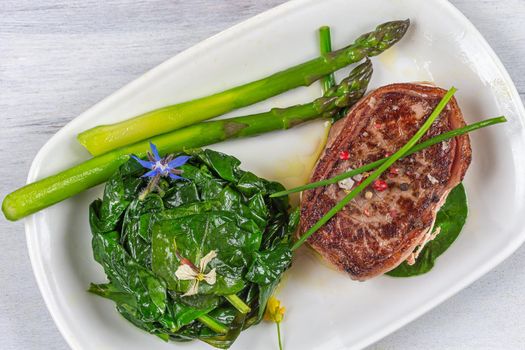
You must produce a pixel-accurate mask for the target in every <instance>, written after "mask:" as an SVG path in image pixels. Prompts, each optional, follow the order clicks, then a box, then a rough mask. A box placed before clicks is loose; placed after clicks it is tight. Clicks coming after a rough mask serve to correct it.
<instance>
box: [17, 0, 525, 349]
mask: <svg viewBox="0 0 525 350" xmlns="http://www.w3.org/2000/svg"><path fill="white" fill-rule="evenodd" d="M433 1H434V2H435V5H436V6H441V7H442V8H444V9H445V11H447V12H448V13H450V14H451V15H453V16H455V17H456V18H458V19H459V20H460V22H461V23H463V24H464V25H465V26H466V27H468V29H469V30H470V33H471V34H472V35H474V36H475V37H476V40H478V42H479V43H480V44H481V47H482V49H483V51H484V54H486V55H487V56H488V57H489V58H490V59H491V61H492V63H493V64H494V65H495V67H496V68H497V70H498V73H499V74H500V75H501V76H502V77H503V78H504V80H505V85H506V86H507V87H508V88H509V96H510V98H509V100H510V101H511V102H512V104H513V107H514V108H515V110H516V111H517V117H518V118H517V119H518V121H519V122H520V124H521V127H522V129H525V107H524V105H523V102H522V101H521V97H520V95H519V93H518V91H517V88H516V86H515V84H514V82H513V80H512V79H511V77H510V75H509V73H508V71H507V70H506V68H505V67H504V65H503V63H502V62H501V60H500V59H499V57H498V56H497V54H496V53H495V51H494V50H493V49H492V47H491V46H490V44H489V43H488V42H487V41H486V39H485V37H484V36H483V35H482V34H481V33H480V32H479V30H478V29H477V28H476V27H475V26H474V24H473V23H472V22H471V21H470V20H469V19H468V18H467V17H466V16H465V15H464V14H463V13H462V12H461V11H460V10H459V9H458V8H457V7H456V6H454V5H453V4H452V3H451V2H450V1H449V0H433ZM314 2H315V0H291V1H288V2H286V3H284V4H281V5H278V6H276V7H273V8H271V9H268V10H266V11H264V12H262V13H260V14H257V15H255V16H252V17H250V18H248V19H246V20H244V21H242V22H240V23H237V24H235V25H233V26H231V27H229V28H227V29H225V30H223V31H221V32H219V33H217V34H214V35H212V36H210V37H208V38H206V39H204V40H202V41H200V42H199V43H197V44H195V45H193V46H191V47H189V48H187V49H185V50H183V51H181V52H180V53H178V54H176V55H174V56H172V57H170V58H168V59H167V60H165V61H164V62H162V63H160V64H158V65H157V66H155V67H153V68H151V69H149V70H148V71H147V72H145V73H144V74H142V75H140V76H139V77H137V78H135V79H133V80H132V81H131V82H129V83H127V84H125V85H124V86H123V87H121V88H119V89H117V90H116V91H115V92H113V93H111V94H110V95H109V96H107V97H105V98H103V99H102V100H101V101H99V102H97V103H95V104H94V105H93V106H91V107H90V108H88V109H87V110H86V111H84V112H82V113H81V114H80V115H78V116H77V117H75V118H73V119H72V120H71V121H69V122H68V123H66V124H65V125H64V126H63V127H62V128H60V130H58V131H57V132H56V133H55V134H54V135H53V136H51V138H50V139H49V140H48V141H47V142H46V143H45V144H44V145H43V146H42V147H41V149H40V150H39V151H38V152H37V154H36V156H35V158H34V159H33V161H32V163H31V167H30V169H29V173H28V176H27V183H30V182H33V181H35V180H37V179H38V178H39V171H40V169H41V168H42V158H43V157H44V155H45V154H47V153H48V149H49V148H51V147H52V146H53V145H54V144H55V143H57V139H59V138H60V136H62V135H63V134H65V133H66V130H67V129H69V128H70V127H71V126H74V125H76V124H78V123H80V120H81V119H83V118H84V116H85V115H86V114H91V113H96V112H97V110H99V109H103V108H105V107H106V106H108V105H111V104H113V103H114V102H116V101H117V100H119V99H120V98H122V97H124V96H125V95H127V94H129V93H130V92H132V91H133V90H135V89H137V88H139V87H140V86H141V85H142V84H143V81H144V80H147V79H150V78H152V77H153V76H155V75H159V74H161V73H162V72H163V71H164V70H165V69H167V68H168V67H169V66H171V65H172V64H175V63H176V62H177V61H184V60H186V57H187V56H192V55H195V54H196V53H198V51H200V50H205V48H206V47H207V46H208V45H209V44H210V42H214V41H216V40H221V41H224V40H228V38H229V37H230V36H233V35H235V33H237V32H238V31H240V30H244V29H248V28H250V27H256V26H258V25H259V24H260V23H263V22H265V21H268V20H272V19H274V18H275V17H279V16H280V15H282V14H285V13H287V12H288V11H293V10H294V9H298V8H301V7H303V6H309V4H311V3H314ZM40 215H41V214H40V213H36V214H33V215H31V216H29V217H27V218H25V219H24V227H25V236H26V243H27V250H28V254H29V258H30V261H31V267H32V270H33V275H34V276H35V280H36V282H37V285H38V289H39V291H40V294H41V295H42V298H43V299H44V303H45V305H46V307H47V309H48V311H49V313H50V315H51V317H52V319H53V321H54V323H55V325H56V326H57V328H58V330H59V332H60V333H61V335H62V337H63V338H64V339H65V341H66V343H67V344H68V345H69V346H70V347H71V348H72V349H75V350H77V349H86V347H85V345H83V344H81V343H80V342H79V341H78V338H77V337H76V335H75V333H74V332H72V331H71V329H70V327H69V326H68V324H67V322H66V321H65V319H64V317H63V314H62V312H61V311H60V308H59V307H58V306H57V303H56V298H55V295H54V294H53V293H52V291H51V288H50V283H49V278H48V277H47V275H46V273H45V269H44V266H43V260H42V254H41V250H40V249H35V247H37V246H38V242H39V235H38V232H37V231H38V226H37V220H36V218H37V217H39V216H40ZM524 242H525V227H524V228H522V230H521V231H520V232H518V233H516V235H515V236H514V239H513V240H511V241H509V242H508V243H507V245H506V246H505V248H504V249H502V250H501V251H499V252H498V253H497V254H494V255H493V256H492V258H491V259H488V260H486V261H485V262H484V263H483V264H482V265H479V266H478V267H477V268H476V269H475V270H473V271H472V272H471V273H469V274H466V275H464V276H463V277H462V278H461V279H459V280H458V281H457V282H455V283H454V284H452V285H451V286H449V287H448V288H447V289H446V290H445V291H444V293H441V294H440V295H439V297H437V298H434V299H432V300H429V301H427V302H426V303H422V304H420V305H419V306H417V308H415V309H414V310H412V311H410V312H407V313H406V314H405V316H404V317H402V318H399V319H398V320H397V321H396V322H392V323H390V324H388V325H387V326H385V327H383V328H382V329H381V330H380V331H378V332H375V333H373V334H370V335H368V336H365V337H363V338H362V339H361V340H360V341H358V342H356V343H353V344H350V345H348V344H347V345H348V346H349V347H348V348H349V349H362V348H364V347H366V346H369V345H371V344H373V343H375V342H377V341H379V340H380V339H382V338H384V337H386V336H387V335H389V334H391V333H393V332H395V331H396V330H398V329H400V328H402V327H403V326H405V325H407V324H408V323H410V322H412V321H414V320H416V319H417V318H419V317H420V316H422V315H424V314H425V313H427V312H428V311H430V310H431V309H433V308H435V307H436V306H438V305H439V304H441V303H443V302H444V301H445V300H447V299H449V298H450V297H452V296H454V295H455V294H457V293H458V292H459V291H461V290H463V289H464V288H466V287H468V286H469V285H470V284H472V283H473V282H475V281H476V280H478V279H479V278H481V277H482V276H483V275H485V274H486V273H487V272H489V271H490V270H492V269H493V268H495V267H496V266H498V265H499V264H500V263H501V262H503V261H504V260H505V259H507V258H508V257H509V256H510V255H512V254H513V253H514V252H515V251H516V250H517V249H518V248H519V247H520V246H521V245H522V244H523V243H524Z"/></svg>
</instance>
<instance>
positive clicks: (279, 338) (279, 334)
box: [276, 322, 283, 350]
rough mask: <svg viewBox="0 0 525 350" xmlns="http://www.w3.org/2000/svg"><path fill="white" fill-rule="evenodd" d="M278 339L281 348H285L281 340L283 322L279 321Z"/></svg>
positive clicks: (280, 349) (281, 349)
mask: <svg viewBox="0 0 525 350" xmlns="http://www.w3.org/2000/svg"><path fill="white" fill-rule="evenodd" d="M276 325H277V341H278V342H279V350H283V342H282V340H281V322H277V323H276Z"/></svg>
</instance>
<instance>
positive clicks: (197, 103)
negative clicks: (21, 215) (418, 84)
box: [78, 20, 410, 156]
mask: <svg viewBox="0 0 525 350" xmlns="http://www.w3.org/2000/svg"><path fill="white" fill-rule="evenodd" d="M409 24H410V21H409V20H406V21H393V22H387V23H384V24H381V25H379V26H378V27H377V28H376V29H375V30H374V31H373V32H370V33H367V34H364V35H362V36H360V37H359V38H358V39H357V40H356V41H355V42H354V43H353V44H352V45H350V46H347V47H345V48H343V49H341V50H337V51H334V52H332V53H329V54H326V55H322V56H321V57H318V58H316V59H313V60H311V61H308V62H305V63H302V64H299V65H297V66H294V67H292V68H289V69H286V70H284V71H281V72H278V73H275V74H273V75H271V76H268V77H266V78H263V79H260V80H257V81H254V82H251V83H248V84H245V85H241V86H238V87H235V88H232V89H229V90H226V91H223V92H220V93H217V94H215V95H211V96H207V97H202V98H199V99H196V100H192V101H188V102H183V103H179V104H176V105H172V106H168V107H164V108H160V109H157V110H154V111H151V112H147V113H145V114H142V115H140V116H138V117H135V118H132V119H129V120H126V121H123V122H120V123H116V124H111V125H101V126H97V127H95V128H93V129H89V130H86V131H84V132H82V133H80V134H79V135H78V140H79V142H80V143H81V144H82V145H83V146H84V147H86V148H87V149H88V151H89V152H90V153H91V154H92V155H94V156H96V155H100V154H103V153H106V152H108V151H110V150H113V149H117V148H119V147H122V146H125V145H129V144H132V143H134V142H137V141H140V140H144V139H147V138H150V137H152V136H155V135H159V134H162V133H166V132H169V131H172V130H175V129H179V128H182V127H184V126H188V125H192V124H194V123H196V122H199V121H202V120H206V119H209V118H212V117H215V116H218V115H221V114H224V113H226V112H229V111H231V110H234V109H237V108H241V107H245V106H248V105H251V104H254V103H256V102H259V101H262V100H265V99H267V98H269V97H272V96H275V95H278V94H280V93H283V92H285V91H288V90H291V89H293V88H296V87H299V86H307V85H310V84H312V83H313V82H314V81H316V80H319V79H320V78H321V77H323V76H325V75H327V74H329V73H331V72H334V71H336V70H338V69H340V68H342V67H345V66H347V65H349V64H351V63H354V62H358V61H360V60H362V59H363V58H364V57H369V56H375V55H378V54H380V53H381V52H383V51H385V50H386V49H388V48H389V47H390V46H392V45H394V44H395V43H396V42H398V41H399V40H400V39H401V38H402V37H403V35H404V34H405V32H406V31H407V29H408V26H409Z"/></svg>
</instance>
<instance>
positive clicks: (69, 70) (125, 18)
mask: <svg viewBox="0 0 525 350" xmlns="http://www.w3.org/2000/svg"><path fill="white" fill-rule="evenodd" d="M283 2H285V1H284V0H192V1H184V0H171V1H169V0H108V1H102V0H67V1H66V0H64V1H44V0H41V1H37V0H2V1H0V111H1V116H0V121H1V125H0V164H2V165H3V166H2V167H0V196H2V197H3V196H4V195H5V194H6V193H7V192H9V191H10V190H13V189H14V188H16V187H18V186H20V185H22V184H23V183H24V182H25V178H26V175H27V171H28V169H29V165H30V163H31V160H32V158H33V156H34V155H35V154H36V152H37V151H38V150H39V149H40V147H41V146H42V145H43V144H44V143H45V142H46V140H47V139H48V138H49V137H50V136H51V135H52V134H54V133H55V132H56V131H57V130H58V129H59V128H60V127H62V126H63V125H64V124H66V123H67V122H68V121H69V120H71V119H72V118H74V117H75V116H76V115H78V114H80V113H81V112H83V111H84V110H86V109H87V108H89V107H90V106H91V105H93V104H94V103H96V102H98V101H99V100H101V99H102V98H104V97H105V96H107V95H109V94H111V93H112V92H113V91H115V90H116V89H118V88H120V87H121V86H123V85H125V84H126V83H128V82H129V81H131V80H133V79H134V78H136V77H138V76H140V75H141V74H142V73H144V72H145V71H147V70H148V69H150V68H152V67H154V66H156V65H157V64H159V63H161V62H162V61H164V60H166V59H168V58H169V57H171V56H173V55H175V54H177V53H178V52H180V51H182V50H184V49H186V48H188V47H190V46H192V45H194V44H196V43H197V42H199V41H201V40H203V39H205V38H207V37H209V36H210V35H213V34H215V33H217V32H219V31H221V30H224V29H226V28H228V27H230V26H231V25H233V24H235V23H238V22H240V21H242V20H245V19H247V18H249V17H251V16H253V15H255V14H257V13H260V12H262V11H265V10H267V9H269V8H271V7H274V6H276V5H279V4H281V3H283ZM452 2H453V3H454V4H455V5H456V6H457V7H458V8H459V9H460V10H461V11H462V12H463V13H465V14H466V15H467V17H469V19H470V20H471V21H472V22H473V23H474V24H475V25H476V26H477V27H478V29H479V30H480V31H481V32H482V34H483V35H484V36H485V37H486V38H487V40H488V41H489V43H490V44H491V45H492V47H493V48H494V50H495V51H496V53H498V55H499V56H500V58H501V59H502V61H503V63H504V64H505V66H506V67H507V69H508V70H509V73H510V74H511V76H512V78H513V79H514V81H515V83H516V85H517V87H518V90H519V92H520V94H521V96H522V99H523V98H525V60H524V59H523V57H525V45H524V43H525V23H524V21H523V15H524V14H525V1H523V0H453V1H452ZM23 231H24V230H23V224H22V223H21V222H18V223H8V222H7V221H6V220H5V219H4V218H3V217H1V218H0V246H1V247H2V249H1V253H0V286H1V289H0V339H1V341H0V342H1V343H0V344H1V345H0V348H2V349H6V350H14V349H17V350H18V349H27V350H32V349H43V348H45V349H67V345H66V343H65V342H64V340H63V339H62V337H61V336H60V334H59V333H58V331H57V329H56V327H55V325H54V323H53V321H52V320H51V317H50V316H49V313H48V312H47V310H46V308H45V305H44V303H43V301H42V298H41V296H40V293H39V292H38V288H37V286H36V283H35V280H34V277H33V274H32V271H31V267H30V263H29V258H28V254H27V250H26V246H25V236H24V234H23ZM523 266H525V249H524V248H521V249H520V250H519V251H518V252H517V253H516V254H514V255H513V256H512V257H511V258H509V259H508V260H507V261H506V262H504V263H503V264H501V265H500V266H499V267H498V268H496V269H495V270H494V271H493V272H491V273H490V274H488V275H487V276H485V277H484V278H482V279H481V280H479V281H477V282H476V283H474V284H473V285H472V286H471V287H469V288H467V289H465V290H464V291H462V292H461V293H459V294H458V295H457V296H455V297H453V298H451V299H450V300H448V301H447V302H445V303H444V304H442V305H441V306H439V307H438V308H436V309H434V310H433V311H431V312H429V313H428V314H426V315H425V316H423V317H421V318H420V319H418V320H416V321H414V322H413V323H411V324H410V325H408V326H406V327H404V328H403V329H401V330H400V331H398V332H396V333H394V334H393V335H391V336H389V337H387V338H386V339H384V340H382V341H381V342H379V343H378V344H376V345H374V346H372V347H371V348H373V349H495V348H498V349H518V348H521V349H523V348H525V334H524V332H523V324H525V298H523V297H522V295H523V294H525V274H523V273H522V269H523Z"/></svg>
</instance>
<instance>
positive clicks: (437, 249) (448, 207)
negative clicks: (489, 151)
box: [386, 184, 468, 277]
mask: <svg viewBox="0 0 525 350" xmlns="http://www.w3.org/2000/svg"><path fill="white" fill-rule="evenodd" d="M467 213H468V207H467V196H466V193H465V188H464V187H463V185H462V184H459V185H458V186H456V187H455V188H454V189H453V190H452V191H450V193H449V195H448V197H447V200H446V202H445V204H444V205H443V206H442V207H441V209H440V210H439V212H438V213H437V217H436V222H435V225H434V229H436V228H438V227H439V228H440V229H441V232H440V233H439V234H438V235H437V237H436V238H435V239H434V240H432V241H430V242H428V243H427V244H426V245H425V247H424V248H423V250H422V251H421V253H420V254H419V257H418V258H417V260H416V263H415V264H414V265H408V264H407V262H406V261H404V262H403V263H402V264H401V265H399V266H398V267H396V268H395V269H394V270H392V271H389V272H387V273H386V274H387V275H389V276H392V277H410V276H417V275H422V274H424V273H427V272H428V271H430V270H431V269H432V268H433V267H434V263H435V261H436V259H437V258H438V257H439V256H440V255H441V254H443V253H444V252H445V251H446V250H447V249H448V248H449V247H450V246H451V245H452V243H454V241H455V240H456V238H457V237H458V236H459V233H460V232H461V229H462V228H463V225H465V221H466V219H467Z"/></svg>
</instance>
